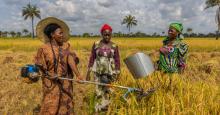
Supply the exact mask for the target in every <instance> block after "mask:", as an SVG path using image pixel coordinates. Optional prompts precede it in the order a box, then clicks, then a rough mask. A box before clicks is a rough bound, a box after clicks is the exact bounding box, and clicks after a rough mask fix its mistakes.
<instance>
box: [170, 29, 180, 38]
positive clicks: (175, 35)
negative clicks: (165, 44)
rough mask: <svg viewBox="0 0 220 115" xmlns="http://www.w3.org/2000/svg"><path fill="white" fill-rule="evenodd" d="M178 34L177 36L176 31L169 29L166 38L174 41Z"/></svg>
mask: <svg viewBox="0 0 220 115" xmlns="http://www.w3.org/2000/svg"><path fill="white" fill-rule="evenodd" d="M178 34H179V32H178V31H177V30H176V29H174V28H172V27H170V28H169V30H168V37H169V38H171V39H175V38H176V37H177V35H178Z"/></svg>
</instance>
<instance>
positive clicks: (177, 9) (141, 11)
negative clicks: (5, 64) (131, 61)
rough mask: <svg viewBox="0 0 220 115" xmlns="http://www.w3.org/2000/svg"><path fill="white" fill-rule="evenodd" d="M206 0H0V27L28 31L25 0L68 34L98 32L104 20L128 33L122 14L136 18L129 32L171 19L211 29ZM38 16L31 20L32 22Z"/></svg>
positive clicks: (163, 27) (162, 26)
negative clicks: (65, 26) (63, 25)
mask: <svg viewBox="0 0 220 115" xmlns="http://www.w3.org/2000/svg"><path fill="white" fill-rule="evenodd" d="M205 1H206V0H0V15H1V18H0V30H1V31H12V30H13V31H22V30H23V29H28V30H31V21H30V20H24V18H23V17H22V8H23V7H24V6H26V5H27V4H28V3H29V2H31V4H33V5H37V7H39V9H40V12H41V17H42V19H43V18H46V17H49V16H54V17H57V18H59V19H62V20H64V21H65V22H66V23H67V24H68V26H69V27H70V29H71V33H72V34H82V33H85V32H87V33H94V34H99V31H100V28H101V26H102V25H103V24H105V23H107V24H109V25H111V26H112V28H113V32H119V31H120V32H125V33H127V32H128V29H127V28H126V26H125V25H121V22H122V20H123V18H124V17H125V16H126V15H129V14H131V15H133V16H135V17H136V19H137V21H138V23H137V26H135V27H132V28H131V32H137V31H141V32H145V33H147V34H152V33H154V32H157V33H162V32H166V31H167V28H168V26H169V24H170V23H171V22H176V21H178V22H182V23H183V25H184V28H185V29H184V30H185V31H186V29H187V28H192V29H193V32H195V33H209V32H215V31H216V29H217V26H216V23H215V13H216V7H214V8H210V9H206V10H205V9H204V8H205ZM39 20H40V19H35V25H36V24H37V22H38V21H39Z"/></svg>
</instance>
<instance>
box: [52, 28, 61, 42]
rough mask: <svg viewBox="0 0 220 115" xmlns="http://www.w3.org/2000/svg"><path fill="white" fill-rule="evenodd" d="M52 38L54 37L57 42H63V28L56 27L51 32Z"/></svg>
mask: <svg viewBox="0 0 220 115" xmlns="http://www.w3.org/2000/svg"><path fill="white" fill-rule="evenodd" d="M52 38H53V39H55V40H56V42H57V43H63V40H64V35H63V30H62V29H61V28H57V29H56V30H55V31H54V32H53V33H52Z"/></svg>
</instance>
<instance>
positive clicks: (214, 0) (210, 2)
mask: <svg viewBox="0 0 220 115" xmlns="http://www.w3.org/2000/svg"><path fill="white" fill-rule="evenodd" d="M215 6H217V7H218V8H217V10H216V15H215V21H216V23H217V26H218V30H217V31H216V35H217V36H216V40H218V36H219V31H220V0H206V7H205V9H208V8H211V7H215Z"/></svg>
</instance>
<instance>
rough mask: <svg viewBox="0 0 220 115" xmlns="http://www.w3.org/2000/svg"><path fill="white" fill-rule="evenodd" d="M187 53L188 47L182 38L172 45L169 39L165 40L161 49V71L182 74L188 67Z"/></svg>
mask: <svg viewBox="0 0 220 115" xmlns="http://www.w3.org/2000/svg"><path fill="white" fill-rule="evenodd" d="M187 52H188V45H187V44H186V43H183V42H182V41H181V39H180V38H177V39H176V40H175V41H173V42H172V43H170V41H169V38H168V37H167V38H165V40H164V41H163V47H162V48H160V58H159V69H160V70H162V71H164V72H168V73H175V72H181V71H182V70H184V69H185V67H186V56H187Z"/></svg>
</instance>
